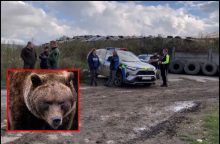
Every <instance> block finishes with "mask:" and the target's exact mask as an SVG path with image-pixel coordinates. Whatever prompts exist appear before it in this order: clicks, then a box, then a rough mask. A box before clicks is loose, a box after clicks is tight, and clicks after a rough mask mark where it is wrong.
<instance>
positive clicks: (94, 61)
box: [88, 48, 100, 86]
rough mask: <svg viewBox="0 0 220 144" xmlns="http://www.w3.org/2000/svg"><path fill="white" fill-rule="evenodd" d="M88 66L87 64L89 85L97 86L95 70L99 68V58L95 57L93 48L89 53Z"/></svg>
mask: <svg viewBox="0 0 220 144" xmlns="http://www.w3.org/2000/svg"><path fill="white" fill-rule="evenodd" d="M88 64H89V70H90V74H91V81H90V85H91V86H92V85H93V83H94V84H95V86H97V81H96V77H97V69H98V68H99V64H100V63H99V57H98V56H97V55H96V49H95V48H94V49H92V51H91V52H90V53H89V56H88Z"/></svg>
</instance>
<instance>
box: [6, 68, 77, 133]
mask: <svg viewBox="0 0 220 144" xmlns="http://www.w3.org/2000/svg"><path fill="white" fill-rule="evenodd" d="M6 80H7V112H6V117H7V131H14V132H16V131H33V132H35V131H36V132H42V131H44V132H45V131H48V132H65V131H66V132H68V131H73V132H74V131H75V132H79V70H69V69H67V70H66V69H65V70H37V69H35V70H30V69H29V70H26V69H8V70H7V76H6Z"/></svg>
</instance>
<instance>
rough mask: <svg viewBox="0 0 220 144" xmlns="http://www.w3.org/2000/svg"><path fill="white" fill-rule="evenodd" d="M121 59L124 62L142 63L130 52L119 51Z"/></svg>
mask: <svg viewBox="0 0 220 144" xmlns="http://www.w3.org/2000/svg"><path fill="white" fill-rule="evenodd" d="M117 54H118V56H119V59H120V60H121V61H124V62H136V61H140V60H139V58H138V57H137V56H136V55H134V54H133V53H131V52H129V51H120V50H119V51H117Z"/></svg>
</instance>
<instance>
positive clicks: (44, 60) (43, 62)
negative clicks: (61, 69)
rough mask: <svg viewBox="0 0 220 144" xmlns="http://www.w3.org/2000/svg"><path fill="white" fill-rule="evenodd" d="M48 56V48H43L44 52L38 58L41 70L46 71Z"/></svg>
mask: <svg viewBox="0 0 220 144" xmlns="http://www.w3.org/2000/svg"><path fill="white" fill-rule="evenodd" d="M48 54H49V47H48V46H45V47H44V51H43V52H42V53H41V54H40V56H39V59H40V60H41V62H40V68H41V69H48V64H47V59H48Z"/></svg>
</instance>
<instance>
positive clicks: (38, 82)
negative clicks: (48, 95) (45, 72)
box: [31, 74, 42, 87]
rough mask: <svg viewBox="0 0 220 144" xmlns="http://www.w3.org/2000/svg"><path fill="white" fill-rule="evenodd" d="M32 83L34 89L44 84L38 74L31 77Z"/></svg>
mask: <svg viewBox="0 0 220 144" xmlns="http://www.w3.org/2000/svg"><path fill="white" fill-rule="evenodd" d="M31 82H32V84H33V86H34V87H37V86H39V85H41V84H42V81H41V78H40V76H39V75H37V74H33V75H31Z"/></svg>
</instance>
